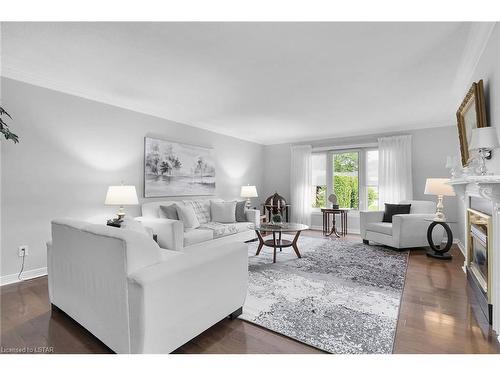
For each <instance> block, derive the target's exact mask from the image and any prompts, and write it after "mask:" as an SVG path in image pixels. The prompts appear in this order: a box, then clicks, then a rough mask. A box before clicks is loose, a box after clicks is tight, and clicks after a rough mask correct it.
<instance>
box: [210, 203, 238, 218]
mask: <svg viewBox="0 0 500 375" xmlns="http://www.w3.org/2000/svg"><path fill="white" fill-rule="evenodd" d="M210 213H211V216H212V221H215V222H217V223H234V222H236V201H232V202H214V201H211V202H210Z"/></svg>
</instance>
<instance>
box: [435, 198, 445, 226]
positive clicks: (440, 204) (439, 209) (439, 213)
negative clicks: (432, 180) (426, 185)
mask: <svg viewBox="0 0 500 375" xmlns="http://www.w3.org/2000/svg"><path fill="white" fill-rule="evenodd" d="M443 208H444V206H443V196H442V195H438V201H437V204H436V215H435V216H434V221H446V216H444V212H443Z"/></svg>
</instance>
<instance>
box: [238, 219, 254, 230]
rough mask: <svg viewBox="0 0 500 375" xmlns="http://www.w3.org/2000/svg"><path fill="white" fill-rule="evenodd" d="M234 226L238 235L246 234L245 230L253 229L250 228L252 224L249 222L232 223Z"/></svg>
mask: <svg viewBox="0 0 500 375" xmlns="http://www.w3.org/2000/svg"><path fill="white" fill-rule="evenodd" d="M234 225H235V227H236V230H237V231H238V233H241V232H246V231H247V230H253V229H251V228H250V226H251V225H252V223H251V222H249V221H244V222H239V223H234Z"/></svg>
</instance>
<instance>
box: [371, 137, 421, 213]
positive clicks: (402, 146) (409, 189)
mask: <svg viewBox="0 0 500 375" xmlns="http://www.w3.org/2000/svg"><path fill="white" fill-rule="evenodd" d="M378 155H379V156H378V186H379V206H380V207H381V208H382V209H383V207H384V203H399V202H401V201H402V200H409V199H412V198H413V182H412V171H411V135H401V136H394V137H383V138H379V139H378Z"/></svg>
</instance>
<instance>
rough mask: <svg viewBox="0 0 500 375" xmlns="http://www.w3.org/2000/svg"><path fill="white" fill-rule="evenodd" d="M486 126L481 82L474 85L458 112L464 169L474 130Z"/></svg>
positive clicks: (468, 156) (467, 160)
mask: <svg viewBox="0 0 500 375" xmlns="http://www.w3.org/2000/svg"><path fill="white" fill-rule="evenodd" d="M485 126H487V125H486V106H485V103H484V88H483V80H480V81H479V82H474V83H472V86H471V88H470V89H469V91H468V92H467V95H465V98H464V100H463V101H462V104H460V107H459V108H458V110H457V127H458V137H459V140H460V154H461V155H462V166H463V167H465V166H467V164H468V163H469V158H470V155H469V144H470V140H471V136H472V129H475V128H482V127H485Z"/></svg>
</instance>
